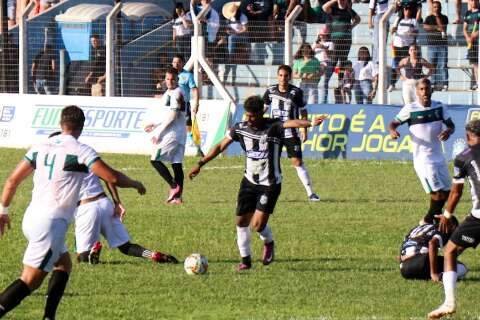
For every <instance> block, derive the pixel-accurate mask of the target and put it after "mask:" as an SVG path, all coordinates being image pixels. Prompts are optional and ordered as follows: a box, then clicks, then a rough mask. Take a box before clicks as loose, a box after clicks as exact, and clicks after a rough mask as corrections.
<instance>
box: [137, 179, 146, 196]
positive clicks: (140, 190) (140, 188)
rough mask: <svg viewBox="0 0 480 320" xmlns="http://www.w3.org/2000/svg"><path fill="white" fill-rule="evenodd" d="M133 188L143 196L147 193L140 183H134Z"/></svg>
mask: <svg viewBox="0 0 480 320" xmlns="http://www.w3.org/2000/svg"><path fill="white" fill-rule="evenodd" d="M134 188H135V189H137V192H138V193H139V194H141V195H144V194H145V193H146V192H147V189H145V186H144V185H143V183H141V182H140V181H135V186H134Z"/></svg>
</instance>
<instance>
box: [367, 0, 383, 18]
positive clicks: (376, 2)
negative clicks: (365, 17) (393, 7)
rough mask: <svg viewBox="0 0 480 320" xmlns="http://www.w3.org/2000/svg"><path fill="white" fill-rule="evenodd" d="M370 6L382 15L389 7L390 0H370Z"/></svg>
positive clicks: (377, 13)
mask: <svg viewBox="0 0 480 320" xmlns="http://www.w3.org/2000/svg"><path fill="white" fill-rule="evenodd" d="M368 8H369V9H370V10H373V9H375V14H376V15H381V14H383V13H384V12H385V11H387V9H388V0H370V2H369V4H368Z"/></svg>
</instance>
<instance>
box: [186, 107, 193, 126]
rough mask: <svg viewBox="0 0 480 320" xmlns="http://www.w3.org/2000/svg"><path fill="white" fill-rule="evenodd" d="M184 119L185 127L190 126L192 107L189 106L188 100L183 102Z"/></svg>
mask: <svg viewBox="0 0 480 320" xmlns="http://www.w3.org/2000/svg"><path fill="white" fill-rule="evenodd" d="M185 119H186V121H185V122H186V125H187V127H191V126H192V108H191V107H190V102H185Z"/></svg>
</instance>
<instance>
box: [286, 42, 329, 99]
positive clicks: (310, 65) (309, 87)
mask: <svg viewBox="0 0 480 320" xmlns="http://www.w3.org/2000/svg"><path fill="white" fill-rule="evenodd" d="M314 54H315V53H314V52H313V49H312V47H311V46H310V44H308V43H306V42H304V43H303V44H302V45H301V46H300V48H299V49H298V51H297V53H296V54H295V56H294V59H295V60H294V62H293V78H295V79H300V89H302V90H303V92H304V93H305V94H306V95H307V97H308V98H307V104H316V103H318V81H319V80H320V77H321V76H322V73H323V70H322V67H321V65H320V61H318V60H317V58H315V57H314Z"/></svg>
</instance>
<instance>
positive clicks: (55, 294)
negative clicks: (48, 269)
mask: <svg viewBox="0 0 480 320" xmlns="http://www.w3.org/2000/svg"><path fill="white" fill-rule="evenodd" d="M68 277H69V274H68V272H65V271H59V270H55V271H53V272H52V275H51V276H50V281H49V282H48V291H47V303H46V304H45V313H44V315H43V318H44V319H49V320H53V319H55V314H56V313H57V307H58V304H59V303H60V300H61V299H62V297H63V293H64V292H65V287H66V286H67V282H68Z"/></svg>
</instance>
